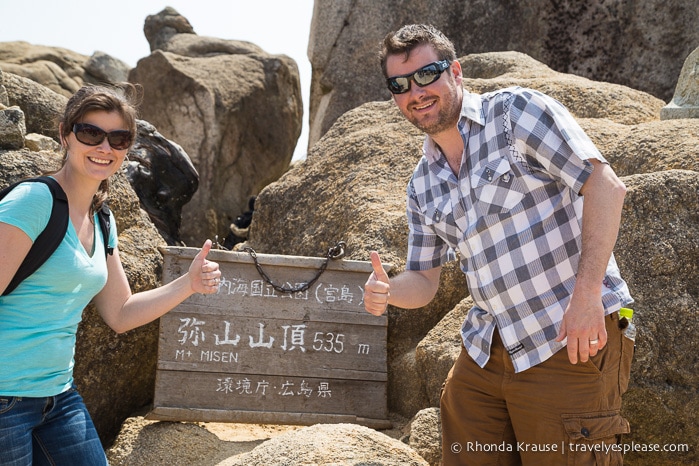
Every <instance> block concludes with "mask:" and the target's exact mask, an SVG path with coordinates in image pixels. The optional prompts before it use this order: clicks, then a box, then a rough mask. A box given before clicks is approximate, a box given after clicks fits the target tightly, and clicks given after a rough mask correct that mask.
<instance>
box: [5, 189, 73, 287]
mask: <svg viewBox="0 0 699 466" xmlns="http://www.w3.org/2000/svg"><path fill="white" fill-rule="evenodd" d="M25 182H40V183H44V184H45V185H46V186H48V188H49V190H50V191H51V195H52V196H53V207H52V208H51V217H50V218H49V222H48V223H47V224H46V228H44V231H42V232H41V234H39V236H38V237H37V238H36V240H35V241H34V244H32V247H31V248H30V249H29V252H28V253H27V256H26V257H25V258H24V261H23V262H22V264H20V266H19V269H17V273H15V276H14V277H13V278H12V281H10V284H9V285H7V288H5V291H4V292H3V293H2V295H3V296H5V295H7V294H10V293H11V292H12V291H13V290H14V289H15V288H16V287H17V285H19V284H20V283H22V281H23V280H24V279H25V278H27V277H28V276H30V275H31V274H33V273H34V272H36V270H37V269H38V268H39V267H41V265H42V264H43V263H44V262H46V260H47V259H48V258H49V257H51V254H53V252H54V251H55V250H56V248H58V245H59V244H61V241H63V237H64V236H65V234H66V230H67V229H68V220H69V215H68V198H67V197H66V193H65V192H64V191H63V188H61V185H59V184H58V182H57V181H56V180H54V179H53V178H51V177H49V176H41V177H38V178H31V179H28V180H23V181H20V182H19V183H15V184H13V185H11V186H8V187H7V188H5V189H3V190H2V191H0V199H2V198H3V197H5V195H7V193H9V192H10V191H12V189H13V188H14V187H15V186H17V185H18V184H20V183H25Z"/></svg>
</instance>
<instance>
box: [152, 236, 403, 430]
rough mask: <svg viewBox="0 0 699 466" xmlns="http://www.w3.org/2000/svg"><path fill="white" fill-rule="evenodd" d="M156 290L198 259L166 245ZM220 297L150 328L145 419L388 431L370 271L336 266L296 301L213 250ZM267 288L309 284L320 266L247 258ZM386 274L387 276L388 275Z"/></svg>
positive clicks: (240, 256)
mask: <svg viewBox="0 0 699 466" xmlns="http://www.w3.org/2000/svg"><path fill="white" fill-rule="evenodd" d="M161 250H162V252H163V255H164V270H163V281H164V282H165V283H167V282H169V281H172V280H174V279H175V278H177V277H179V276H181V275H183V274H184V273H186V271H187V269H188V268H189V264H190V263H191V261H192V259H193V258H194V256H195V255H196V253H197V251H198V249H195V248H181V247H167V248H162V249H161ZM208 257H209V258H210V259H211V260H213V261H216V262H218V263H219V265H220V267H221V272H222V277H221V285H220V287H219V291H218V293H216V294H211V295H194V296H192V297H190V298H189V299H187V300H186V301H185V302H184V303H182V304H180V305H179V306H177V307H176V308H175V309H173V310H172V311H170V312H169V313H168V314H166V315H164V316H163V317H161V318H160V341H159V344H158V366H157V370H156V381H155V396H154V403H153V409H152V411H151V412H150V413H149V414H148V415H147V416H146V417H147V418H148V419H160V420H181V421H212V422H250V423H273V424H302V425H311V424H315V423H319V422H322V423H333V422H352V423H357V424H362V425H365V426H368V427H372V428H388V427H390V426H391V423H390V421H389V420H388V408H387V393H386V389H387V379H388V377H387V362H386V336H387V325H388V322H387V318H386V316H381V317H376V316H372V315H370V314H368V313H367V312H366V311H365V310H364V302H363V295H364V283H365V282H366V280H367V278H368V277H369V274H370V273H371V271H372V268H371V263H370V262H361V261H349V260H336V261H330V262H329V264H328V266H327V269H326V270H325V272H323V274H322V275H321V276H320V278H319V279H318V281H317V282H315V283H314V284H313V286H312V287H311V288H310V289H309V290H307V291H304V292H298V293H280V292H279V291H276V290H275V289H274V288H273V287H272V286H271V285H270V284H269V283H267V282H265V280H263V279H262V278H261V277H260V275H259V273H258V271H257V269H256V267H255V265H254V261H253V259H252V258H251V257H250V255H249V254H247V253H243V252H230V251H221V250H212V251H211V252H210V253H209V256H208ZM257 259H258V262H259V264H260V265H261V266H262V267H263V269H264V271H265V272H266V273H267V275H268V276H269V277H270V278H271V279H272V281H273V282H274V283H275V284H278V285H283V286H285V287H287V288H291V287H294V286H297V285H299V284H300V283H305V282H308V281H309V280H310V279H311V278H313V277H314V276H315V274H316V272H317V271H318V269H319V268H320V266H321V265H322V264H323V262H324V261H325V259H321V258H312V257H297V256H274V255H266V254H257ZM387 267H388V266H387Z"/></svg>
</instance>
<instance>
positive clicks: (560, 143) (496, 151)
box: [406, 88, 632, 372]
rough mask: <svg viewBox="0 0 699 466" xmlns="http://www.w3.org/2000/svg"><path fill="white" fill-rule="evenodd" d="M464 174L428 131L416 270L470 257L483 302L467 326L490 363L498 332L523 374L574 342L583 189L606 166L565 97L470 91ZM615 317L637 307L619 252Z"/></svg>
mask: <svg viewBox="0 0 699 466" xmlns="http://www.w3.org/2000/svg"><path fill="white" fill-rule="evenodd" d="M458 128H459V130H460V132H461V135H462V137H463V139H464V143H465V152H464V157H463V160H462V164H461V169H460V174H459V177H458V179H457V177H456V176H455V175H454V173H453V172H452V171H451V169H450V168H449V165H448V164H447V163H446V160H445V158H444V157H443V156H442V155H441V153H440V152H439V149H438V148H437V146H436V145H435V143H434V142H433V141H432V140H431V138H430V137H429V136H428V137H427V138H426V140H425V145H424V154H425V155H424V157H423V158H422V159H421V160H420V162H419V164H418V165H417V167H416V169H415V172H414V174H413V177H412V179H411V181H410V183H409V185H408V207H407V214H408V224H409V227H410V237H409V242H408V262H407V264H406V269H408V270H427V269H430V268H434V267H437V266H440V265H442V264H444V263H446V262H447V261H449V260H452V259H455V258H456V254H455V252H457V253H458V256H459V258H460V264H461V269H462V270H463V272H464V273H465V274H466V280H467V283H468V288H469V291H470V293H471V296H472V298H473V300H474V303H475V306H474V307H473V308H472V309H471V310H470V311H469V313H468V315H467V317H466V320H465V322H464V324H463V327H462V329H461V334H462V338H463V341H464V345H465V347H466V349H467V351H468V353H469V354H470V355H471V357H472V358H473V359H474V360H475V361H476V362H477V363H478V364H479V365H480V366H481V367H484V366H485V364H486V363H487V362H488V358H489V356H490V345H491V342H492V336H493V331H494V330H495V327H497V328H498V329H499V331H500V335H501V338H502V340H503V343H504V345H505V348H506V349H507V351H508V352H509V354H510V356H511V358H512V362H513V364H514V367H515V371H516V372H520V371H523V370H525V369H528V368H529V367H532V366H534V365H536V364H538V363H540V362H542V361H545V360H546V359H548V358H549V357H550V356H551V355H553V354H554V353H555V352H556V351H558V350H560V349H561V348H562V347H563V346H565V343H566V342H565V341H564V342H562V343H558V342H555V341H554V340H555V338H556V335H557V334H558V330H559V328H560V325H561V321H562V318H563V314H564V311H565V308H566V305H567V304H568V301H569V299H570V296H571V294H572V293H573V287H574V286H575V275H576V271H577V269H578V260H579V258H580V249H581V233H582V205H583V204H582V201H583V198H582V197H581V196H580V195H579V192H580V189H581V187H582V185H583V183H585V180H587V178H588V176H589V175H590V173H591V172H592V169H593V167H592V164H591V163H590V162H589V161H588V159H590V158H595V159H598V160H600V161H602V162H605V163H606V160H605V159H604V157H602V155H601V154H600V153H599V151H598V150H597V148H596V147H595V146H594V144H593V143H592V141H590V139H589V138H588V137H587V135H585V133H584V132H583V130H582V129H581V128H580V126H579V125H578V124H577V122H576V121H575V120H574V119H573V117H572V116H571V115H570V113H568V111H567V110H566V109H565V108H564V107H563V106H562V105H561V104H560V103H559V102H557V101H556V100H554V99H552V98H550V97H548V96H546V95H544V94H542V93H540V92H537V91H534V90H531V89H524V88H508V89H504V90H502V91H498V92H492V93H489V94H484V95H477V94H470V93H468V92H466V91H464V98H463V104H462V110H461V118H460V120H459V123H458ZM600 286H601V287H602V301H603V305H604V308H605V312H606V313H607V314H609V313H611V312H614V311H617V310H619V308H620V307H621V306H622V305H626V304H628V303H630V302H632V298H631V296H630V295H629V291H628V287H627V286H626V283H625V282H624V281H623V280H622V278H621V276H620V274H619V269H618V267H617V265H616V262H615V260H614V256H612V257H611V259H610V261H609V264H608V266H607V273H606V277H605V279H604V282H603V283H600Z"/></svg>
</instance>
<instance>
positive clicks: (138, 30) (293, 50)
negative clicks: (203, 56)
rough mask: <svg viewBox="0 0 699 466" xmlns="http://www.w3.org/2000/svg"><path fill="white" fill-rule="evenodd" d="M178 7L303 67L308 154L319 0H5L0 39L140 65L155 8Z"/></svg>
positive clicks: (192, 19) (203, 31) (299, 148)
mask: <svg viewBox="0 0 699 466" xmlns="http://www.w3.org/2000/svg"><path fill="white" fill-rule="evenodd" d="M167 6H170V7H172V8H174V9H175V10H177V12H178V13H179V14H181V15H182V16H184V17H185V18H187V20H188V21H189V24H191V25H192V27H193V28H194V32H195V33H196V34H197V35H200V36H209V37H216V38H220V39H231V40H244V41H248V42H252V43H253V44H255V45H257V46H259V47H261V48H262V49H263V50H264V51H266V52H267V53H270V54H274V55H277V54H284V55H287V56H289V57H291V58H292V59H293V60H294V61H295V62H296V65H297V66H298V68H299V73H300V78H301V94H302V98H303V105H304V109H303V129H302V133H301V137H300V138H299V141H298V143H297V145H296V151H295V152H294V160H297V159H300V158H304V157H305V156H306V146H307V145H308V112H309V109H308V102H309V95H310V87H311V64H310V62H309V61H308V56H307V50H308V38H309V34H310V30H311V18H312V15H313V0H167V1H165V0H117V1H99V0H97V1H94V0H93V1H89V0H88V1H86V0H80V1H77V0H61V1H57V0H0V42H11V41H19V40H21V41H25V42H29V43H31V44H35V45H48V46H52V47H63V48H66V49H69V50H72V51H74V52H77V53H80V54H83V55H87V56H90V55H92V54H93V53H94V52H95V51H101V52H105V53H107V54H109V55H111V56H113V57H115V58H118V59H120V60H122V61H124V62H126V63H127V64H128V65H129V66H131V67H134V66H136V63H137V62H138V60H139V59H141V58H144V57H147V56H148V55H150V46H149V45H148V41H147V40H146V37H145V35H144V34H143V25H144V23H145V20H146V17H147V16H148V15H155V14H157V13H159V12H161V11H162V10H163V9H164V8H165V7H167Z"/></svg>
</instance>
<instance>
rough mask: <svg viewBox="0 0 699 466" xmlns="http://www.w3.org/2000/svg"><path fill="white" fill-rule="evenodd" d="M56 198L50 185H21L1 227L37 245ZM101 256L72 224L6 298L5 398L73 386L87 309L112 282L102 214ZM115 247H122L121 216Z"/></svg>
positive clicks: (2, 305) (1, 303)
mask: <svg viewBox="0 0 699 466" xmlns="http://www.w3.org/2000/svg"><path fill="white" fill-rule="evenodd" d="M52 205H53V197H52V195H51V192H50V191H49V188H48V187H47V186H46V185H45V184H43V183H22V184H21V185H19V186H17V187H16V188H15V189H13V190H12V192H11V193H9V194H8V195H7V196H5V198H4V199H3V200H1V201H0V222H3V223H7V224H10V225H14V226H16V227H17V228H19V229H21V230H22V231H23V232H24V233H26V234H27V236H29V237H30V238H31V239H32V241H34V240H36V238H37V236H39V234H40V233H41V232H42V231H43V230H44V228H45V227H46V225H47V223H48V220H49V217H50V215H51V208H52ZM94 222H95V225H96V227H95V229H94V230H95V237H94V248H93V249H94V251H93V252H92V254H89V253H88V252H87V251H85V248H83V246H82V244H81V243H80V240H79V239H78V235H77V233H76V231H75V228H74V227H73V224H72V222H68V230H67V231H66V234H65V237H64V238H63V241H62V242H61V244H60V245H59V246H58V249H56V251H55V252H54V253H53V255H52V256H51V257H50V258H49V259H48V260H47V261H46V262H44V264H43V265H42V266H41V267H40V268H39V269H38V270H37V271H36V272H34V273H33V274H32V275H31V276H29V277H27V278H26V279H25V280H24V281H23V282H22V283H20V284H19V286H17V288H15V290H14V291H13V292H12V293H10V294H9V295H7V296H0V347H1V348H2V351H0V395H6V396H26V397H45V396H53V395H57V394H59V393H62V392H64V391H66V390H68V389H69V388H70V386H71V385H72V383H73V365H74V358H73V356H74V353H75V335H76V333H77V330H78V323H79V322H80V320H81V319H82V312H83V309H84V308H85V306H87V304H88V303H89V302H90V300H92V298H93V297H94V296H95V295H96V294H97V293H99V291H100V290H101V289H102V288H103V287H104V285H105V284H106V283H107V263H106V259H105V252H104V240H103V238H102V231H101V229H100V228H99V226H98V225H99V222H98V218H97V214H95V218H94ZM110 222H111V229H110V238H109V244H110V246H111V247H115V246H116V244H117V233H116V224H115V222H114V216H113V215H112V216H111V217H110Z"/></svg>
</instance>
